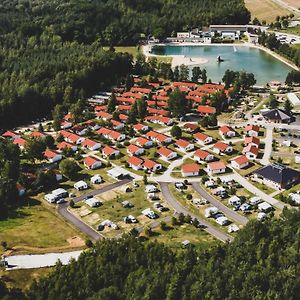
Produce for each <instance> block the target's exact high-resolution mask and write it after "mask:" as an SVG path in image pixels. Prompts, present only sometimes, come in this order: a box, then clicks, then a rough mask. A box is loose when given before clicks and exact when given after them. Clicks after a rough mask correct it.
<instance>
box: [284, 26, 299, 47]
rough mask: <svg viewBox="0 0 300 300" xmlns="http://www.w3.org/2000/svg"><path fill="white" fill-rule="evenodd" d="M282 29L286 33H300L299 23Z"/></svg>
mask: <svg viewBox="0 0 300 300" xmlns="http://www.w3.org/2000/svg"><path fill="white" fill-rule="evenodd" d="M280 31H282V32H284V33H290V34H295V35H300V25H298V26H296V27H288V28H286V29H282V30H280ZM295 46H296V45H295ZM298 47H300V45H299V44H298Z"/></svg>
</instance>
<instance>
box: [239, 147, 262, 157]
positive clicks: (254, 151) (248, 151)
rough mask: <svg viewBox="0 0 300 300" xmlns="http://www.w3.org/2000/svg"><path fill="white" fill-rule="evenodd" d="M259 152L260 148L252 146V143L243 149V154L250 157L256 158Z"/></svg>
mask: <svg viewBox="0 0 300 300" xmlns="http://www.w3.org/2000/svg"><path fill="white" fill-rule="evenodd" d="M258 153H259V149H258V148H257V147H254V146H251V145H250V144H249V145H248V146H246V147H245V148H244V149H243V154H244V155H245V156H246V157H247V158H248V159H256V158H257V156H258Z"/></svg>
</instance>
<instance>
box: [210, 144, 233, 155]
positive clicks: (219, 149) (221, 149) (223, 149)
mask: <svg viewBox="0 0 300 300" xmlns="http://www.w3.org/2000/svg"><path fill="white" fill-rule="evenodd" d="M213 151H214V152H215V153H217V154H221V153H231V152H232V151H233V148H232V146H230V145H228V144H226V143H224V142H217V143H215V144H214V146H213Z"/></svg>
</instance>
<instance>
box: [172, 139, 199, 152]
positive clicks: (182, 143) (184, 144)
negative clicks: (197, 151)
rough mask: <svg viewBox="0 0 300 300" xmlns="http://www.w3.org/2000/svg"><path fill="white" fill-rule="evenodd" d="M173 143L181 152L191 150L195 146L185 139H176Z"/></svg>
mask: <svg viewBox="0 0 300 300" xmlns="http://www.w3.org/2000/svg"><path fill="white" fill-rule="evenodd" d="M175 144H176V146H177V147H178V148H179V150H180V151H181V152H187V151H192V150H194V148H195V145H194V144H193V143H190V142H188V141H187V140H183V139H180V140H177V141H176V142H175Z"/></svg>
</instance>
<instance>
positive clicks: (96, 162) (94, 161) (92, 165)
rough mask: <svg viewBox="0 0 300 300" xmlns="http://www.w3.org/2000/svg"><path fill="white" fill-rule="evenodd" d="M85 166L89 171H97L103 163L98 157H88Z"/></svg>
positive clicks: (84, 162)
mask: <svg viewBox="0 0 300 300" xmlns="http://www.w3.org/2000/svg"><path fill="white" fill-rule="evenodd" d="M83 164H84V165H85V167H86V168H87V169H89V170H95V169H99V168H100V167H101V166H102V161H101V160H100V159H99V158H98V157H95V156H87V157H86V158H85V159H84V161H83Z"/></svg>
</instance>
